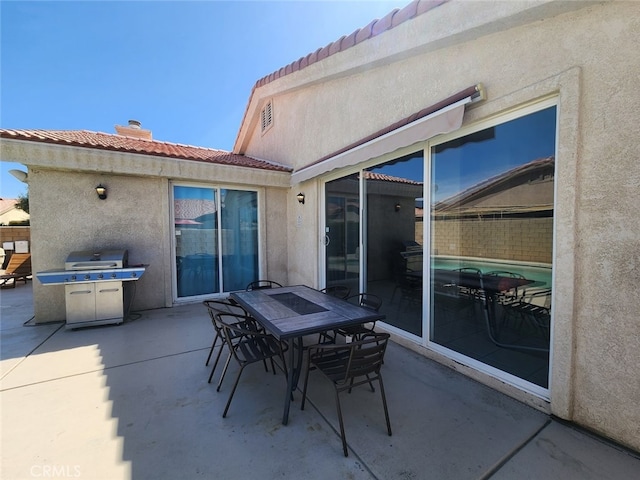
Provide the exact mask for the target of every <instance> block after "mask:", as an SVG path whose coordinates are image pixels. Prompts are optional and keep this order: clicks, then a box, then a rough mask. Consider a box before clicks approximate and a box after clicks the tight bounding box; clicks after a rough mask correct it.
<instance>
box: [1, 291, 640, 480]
mask: <svg viewBox="0 0 640 480" xmlns="http://www.w3.org/2000/svg"><path fill="white" fill-rule="evenodd" d="M0 305H1V311H0V312H1V334H2V339H1V341H2V343H1V347H2V349H1V351H0V353H1V363H0V371H1V376H2V384H1V392H0V402H1V417H2V418H1V420H2V427H1V429H2V430H1V434H2V436H1V441H2V444H1V449H2V467H1V471H0V474H1V478H3V479H5V478H6V479H23V478H55V477H57V478H60V477H73V478H87V479H110V480H113V479H154V480H157V479H172V480H175V479H191V478H209V479H213V478H215V479H236V478H237V479H244V478H257V477H259V478H266V479H275V478H294V479H316V478H317V479H327V478H329V479H341V478H350V479H426V478H433V479H456V480H458V479H485V478H492V479H541V478H544V479H564V480H566V479H630V478H638V472H640V457H639V456H638V455H637V454H635V453H633V452H629V451H627V450H626V449H624V448H621V447H619V446H617V445H615V444H612V443H609V442H607V441H606V440H604V439H601V438H599V437H596V436H594V435H591V434H588V433H585V432H583V431H581V430H579V429H576V428H573V427H572V426H570V425H566V424H564V423H561V422H558V421H556V420H554V419H552V418H550V417H549V416H547V415H545V414H544V413H541V412H539V411H536V410H534V409H532V408H530V407H528V406H526V405H524V404H522V403H519V402H518V401H516V400H513V399H511V398H509V397H507V396H504V395H502V394H500V393H498V392H496V391H494V390H492V389H490V388H488V387H486V386H483V385H481V384H479V383H477V382H475V381H473V380H470V379H469V378H467V377H464V376H463V375H461V374H458V373H457V372H454V371H452V370H450V369H448V368H446V367H444V366H441V365H439V364H437V363H434V362H433V361H430V360H428V359H426V358H423V357H421V356H420V355H417V354H416V353H414V352H411V351H409V350H407V349H405V348H403V347H401V346H398V345H396V344H391V345H390V347H389V349H388V351H387V356H386V359H385V364H384V367H383V374H384V380H385V387H386V391H387V400H388V402H389V411H390V416H391V425H392V428H393V436H391V437H389V436H387V434H386V429H385V424H384V415H383V412H382V406H381V403H380V396H379V393H378V392H377V391H376V392H375V393H372V392H371V391H369V390H368V388H366V386H364V387H359V388H357V389H356V390H354V392H353V393H352V394H351V395H347V394H344V395H343V396H342V397H341V398H342V400H343V412H344V414H345V423H346V435H347V441H348V443H349V447H350V451H349V457H348V458H345V457H344V456H343V454H342V447H341V442H340V436H339V433H338V430H337V428H338V426H337V416H336V412H335V404H334V397H333V389H332V388H331V386H330V385H329V384H328V383H325V381H324V379H322V378H320V377H319V376H315V375H314V374H313V373H312V376H311V378H310V386H309V399H310V403H308V404H307V407H306V408H305V410H304V411H301V410H300V394H299V393H298V394H297V395H296V397H295V401H294V402H293V404H292V409H291V414H290V417H289V424H288V425H287V426H283V425H282V424H281V420H282V407H283V401H284V398H283V393H284V388H285V383H286V380H285V377H284V375H282V374H281V373H279V374H278V375H276V376H274V375H273V374H271V373H269V374H266V373H265V372H264V369H263V368H262V366H260V365H253V366H250V367H248V368H247V369H246V371H245V372H244V373H243V378H242V379H241V381H240V385H239V387H238V390H237V392H236V395H235V397H234V399H233V403H232V404H231V408H230V411H229V414H228V416H227V418H224V419H223V418H222V416H221V415H222V410H223V408H224V405H225V402H226V400H227V396H228V394H229V390H230V388H231V385H232V381H233V378H234V375H235V373H236V371H237V370H235V368H234V369H233V370H232V371H230V373H229V376H228V378H227V379H226V380H225V383H224V384H223V388H222V390H221V391H220V393H217V392H216V389H215V385H214V384H213V383H212V384H208V383H207V377H208V375H209V368H208V367H205V365H204V363H205V359H206V356H207V353H208V349H209V346H210V345H211V340H212V338H213V332H212V327H211V323H210V320H209V318H208V315H207V313H206V311H205V309H204V307H202V305H201V304H192V305H185V306H180V307H175V308H170V309H159V310H152V311H143V312H139V313H138V314H137V318H136V319H135V320H132V321H128V322H126V323H124V324H123V325H119V326H103V327H95V328H87V329H81V330H75V331H71V330H65V328H64V326H63V325H62V324H50V325H40V326H28V325H25V324H26V323H27V324H28V321H29V320H30V319H31V318H32V316H33V307H32V298H31V284H30V283H29V284H28V285H26V286H24V285H19V286H18V287H17V288H15V289H6V290H1V291H0ZM215 378H216V379H217V375H216V377H215Z"/></svg>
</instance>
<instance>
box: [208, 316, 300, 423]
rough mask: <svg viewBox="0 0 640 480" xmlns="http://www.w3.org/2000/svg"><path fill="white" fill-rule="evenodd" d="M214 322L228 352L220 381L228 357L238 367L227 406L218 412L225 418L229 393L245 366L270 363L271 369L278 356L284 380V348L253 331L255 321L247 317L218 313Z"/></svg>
mask: <svg viewBox="0 0 640 480" xmlns="http://www.w3.org/2000/svg"><path fill="white" fill-rule="evenodd" d="M216 320H217V322H218V324H219V325H220V326H221V328H222V331H223V335H224V337H225V340H226V343H227V345H228V346H229V350H230V354H229V357H228V358H227V361H226V363H225V365H224V370H223V371H222V376H221V379H222V378H223V377H224V375H225V373H226V371H227V368H228V367H229V363H230V362H231V359H232V358H233V359H234V360H235V361H236V362H237V363H238V365H239V366H240V370H239V371H238V375H237V376H236V381H235V382H234V384H233V388H232V389H231V393H230V394H229V400H227V405H226V406H225V408H224V412H223V413H222V416H223V417H226V416H227V411H228V410H229V406H230V405H231V400H232V399H233V394H234V393H235V391H236V388H237V387H238V382H239V381H240V376H241V375H242V372H243V370H244V368H245V367H246V366H247V365H251V364H253V363H257V362H265V361H266V360H270V361H271V364H272V367H273V365H274V362H273V359H274V358H275V357H278V358H279V359H280V361H281V362H282V365H281V366H280V365H279V366H280V367H281V369H282V371H283V372H284V374H285V379H286V378H287V364H286V362H285V360H284V352H285V351H286V350H287V345H286V344H285V343H283V342H280V341H279V340H277V339H276V338H275V337H274V336H273V335H269V334H267V333H264V332H260V331H257V330H256V327H255V322H254V320H253V319H251V318H250V317H241V316H236V315H230V314H223V313H219V314H217V315H216ZM273 373H274V375H275V373H276V371H275V367H273ZM218 391H220V383H218Z"/></svg>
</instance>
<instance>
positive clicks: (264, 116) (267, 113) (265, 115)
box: [260, 100, 273, 133]
mask: <svg viewBox="0 0 640 480" xmlns="http://www.w3.org/2000/svg"><path fill="white" fill-rule="evenodd" d="M272 123H273V106H272V102H271V100H269V101H268V102H267V104H266V105H265V106H264V108H263V109H262V111H261V112H260V130H261V131H262V133H264V132H266V131H267V130H268V129H269V127H271V124H272Z"/></svg>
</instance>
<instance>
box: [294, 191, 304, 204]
mask: <svg viewBox="0 0 640 480" xmlns="http://www.w3.org/2000/svg"><path fill="white" fill-rule="evenodd" d="M296 198H297V199H298V202H299V203H301V204H303V205H304V193H302V192H300V193H299V194H298V195H296Z"/></svg>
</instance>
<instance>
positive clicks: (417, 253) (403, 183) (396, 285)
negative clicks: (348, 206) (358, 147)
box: [364, 151, 424, 336]
mask: <svg viewBox="0 0 640 480" xmlns="http://www.w3.org/2000/svg"><path fill="white" fill-rule="evenodd" d="M364 181H365V184H366V185H365V191H366V199H367V202H366V209H365V211H366V212H367V223H366V236H365V244H366V246H367V249H366V251H367V259H366V267H367V268H366V271H367V279H366V281H367V283H366V285H367V288H366V291H367V293H373V294H375V295H377V296H378V297H380V298H381V299H382V301H383V303H382V310H381V311H382V312H383V313H385V314H386V316H387V318H386V320H385V322H386V323H388V324H390V325H393V326H394V327H397V328H400V329H402V330H404V331H407V332H409V333H412V334H414V335H417V336H421V335H422V290H423V282H422V264H423V254H422V253H423V252H422V244H423V185H424V155H423V152H422V151H420V152H416V153H413V154H410V155H407V156H404V157H401V158H397V159H394V160H392V161H390V162H387V163H384V164H381V165H377V166H375V167H373V168H370V169H368V170H365V171H364Z"/></svg>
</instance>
